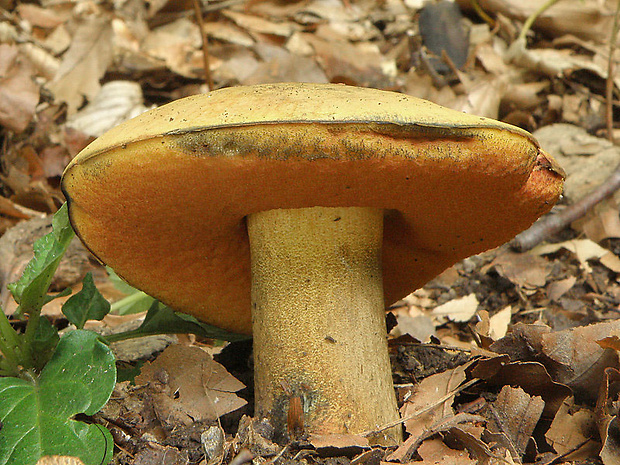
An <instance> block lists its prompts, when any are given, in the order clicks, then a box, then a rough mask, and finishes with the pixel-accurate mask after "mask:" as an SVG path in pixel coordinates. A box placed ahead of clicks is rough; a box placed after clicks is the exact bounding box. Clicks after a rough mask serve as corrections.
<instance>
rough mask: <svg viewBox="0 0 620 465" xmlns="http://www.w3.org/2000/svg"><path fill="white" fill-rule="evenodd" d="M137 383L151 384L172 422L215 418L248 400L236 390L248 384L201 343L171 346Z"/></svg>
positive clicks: (164, 414)
mask: <svg viewBox="0 0 620 465" xmlns="http://www.w3.org/2000/svg"><path fill="white" fill-rule="evenodd" d="M136 383H139V384H146V385H148V388H149V390H150V392H151V394H152V397H153V404H154V405H153V406H154V408H155V410H156V412H157V413H158V417H159V418H160V420H161V421H162V423H165V424H170V425H174V424H186V425H189V424H191V423H193V422H196V421H207V422H208V421H213V420H215V419H217V418H219V417H220V416H222V415H224V414H226V413H228V412H232V411H233V410H236V409H238V408H240V407H242V406H243V405H245V404H246V401H245V400H243V399H241V398H239V397H237V395H236V394H235V392H237V391H239V390H241V389H243V388H244V387H245V386H244V385H243V384H242V383H241V382H239V381H237V379H235V378H234V377H233V376H232V375H230V374H229V373H228V372H227V371H226V369H225V368H224V367H223V366H222V365H220V364H219V363H217V362H215V361H214V360H213V359H212V358H211V356H210V355H209V354H207V353H206V352H205V351H203V350H201V349H199V348H197V347H189V346H183V345H172V346H170V347H168V348H167V349H166V350H164V351H163V352H162V353H161V354H160V355H159V356H158V357H157V359H156V360H155V361H154V362H151V363H148V364H146V365H145V366H144V367H143V368H142V372H141V373H140V375H139V376H138V377H136Z"/></svg>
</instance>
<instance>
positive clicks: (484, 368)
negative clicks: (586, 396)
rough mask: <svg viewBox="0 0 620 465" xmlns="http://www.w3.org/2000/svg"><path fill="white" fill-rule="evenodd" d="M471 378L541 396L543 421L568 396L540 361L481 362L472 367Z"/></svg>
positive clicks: (498, 360)
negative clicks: (517, 388)
mask: <svg viewBox="0 0 620 465" xmlns="http://www.w3.org/2000/svg"><path fill="white" fill-rule="evenodd" d="M471 376H475V377H477V378H480V379H483V380H485V381H487V382H488V383H489V384H490V385H494V386H513V387H520V388H521V389H523V391H525V392H526V393H528V394H529V395H531V396H538V397H541V398H542V399H543V400H544V410H543V416H544V417H545V418H553V417H554V415H555V413H556V412H557V411H558V409H559V408H560V406H561V405H562V402H564V399H566V398H567V397H569V396H570V395H571V394H572V391H571V389H570V388H569V387H568V386H566V385H564V384H561V383H557V382H555V381H554V380H553V379H552V378H551V376H550V375H549V372H548V371H547V369H546V368H545V366H544V365H543V364H542V363H540V362H519V361H516V362H510V363H506V359H505V358H501V357H496V358H494V359H490V360H486V361H485V360H484V359H483V360H479V361H477V362H476V363H475V364H474V365H473V367H472V369H471Z"/></svg>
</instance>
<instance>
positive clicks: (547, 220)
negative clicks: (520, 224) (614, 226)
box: [510, 165, 620, 252]
mask: <svg viewBox="0 0 620 465" xmlns="http://www.w3.org/2000/svg"><path fill="white" fill-rule="evenodd" d="M618 189H620V165H618V166H617V167H616V169H615V170H614V171H613V173H611V176H609V177H608V178H607V179H606V180H605V181H604V182H602V183H601V184H600V185H599V186H598V187H596V188H595V189H594V190H592V191H591V192H590V193H588V194H587V195H586V196H585V197H584V198H582V199H581V200H579V201H578V202H577V203H574V204H572V205H569V206H568V207H566V208H565V209H564V210H562V211H561V212H559V213H555V214H551V215H547V216H545V217H543V218H541V219H540V220H538V221H537V222H536V223H534V224H533V225H532V227H531V228H529V229H527V230H525V231H523V232H522V233H521V234H518V235H517V237H515V238H514V239H513V240H512V241H511V242H510V246H511V247H512V248H513V249H515V250H517V251H519V252H525V251H526V250H530V249H531V248H533V247H535V246H536V245H538V244H540V243H541V242H542V241H544V240H545V239H547V238H548V237H550V236H551V235H553V234H555V233H557V232H559V231H561V230H562V229H564V228H565V227H566V226H568V225H569V224H571V223H572V222H573V221H576V220H578V219H579V218H581V217H582V216H584V215H585V214H586V213H587V212H588V211H589V210H590V209H592V208H593V207H594V206H595V205H596V204H597V203H599V202H600V201H601V200H604V199H606V198H607V197H610V196H611V195H613V194H614V192H616V191H617V190H618Z"/></svg>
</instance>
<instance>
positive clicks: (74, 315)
mask: <svg viewBox="0 0 620 465" xmlns="http://www.w3.org/2000/svg"><path fill="white" fill-rule="evenodd" d="M82 285H83V287H82V290H81V291H80V292H78V293H77V294H75V295H73V296H71V297H70V298H69V299H68V300H67V301H66V302H65V304H64V305H63V306H62V313H64V315H65V316H66V317H67V319H68V320H69V321H70V322H71V323H73V324H74V325H75V326H76V327H77V328H79V329H82V328H83V327H84V323H86V322H87V321H88V320H101V319H103V317H104V316H106V315H107V314H108V313H109V311H110V303H109V302H108V301H107V300H106V299H105V298H104V297H103V296H102V295H101V293H100V292H99V291H98V290H97V288H96V287H95V283H94V282H93V275H92V274H91V273H86V276H84V280H83V281H82Z"/></svg>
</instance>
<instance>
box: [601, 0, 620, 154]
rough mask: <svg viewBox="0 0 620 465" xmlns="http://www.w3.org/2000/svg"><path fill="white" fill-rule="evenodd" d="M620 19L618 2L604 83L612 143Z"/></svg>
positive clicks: (608, 127)
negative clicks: (615, 56)
mask: <svg viewBox="0 0 620 465" xmlns="http://www.w3.org/2000/svg"><path fill="white" fill-rule="evenodd" d="M619 19H620V0H618V4H617V5H616V14H615V16H614V24H613V27H612V28H611V37H610V38H609V57H608V59H607V80H606V81H605V122H606V124H607V139H609V140H610V141H611V142H614V115H613V97H614V79H613V75H614V53H615V52H616V40H617V37H618V23H619Z"/></svg>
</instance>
